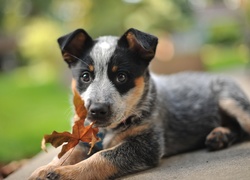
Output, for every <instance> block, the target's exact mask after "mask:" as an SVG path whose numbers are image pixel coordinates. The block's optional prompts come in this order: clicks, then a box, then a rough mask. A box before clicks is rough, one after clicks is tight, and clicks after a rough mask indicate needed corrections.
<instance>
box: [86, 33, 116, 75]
mask: <svg viewBox="0 0 250 180" xmlns="http://www.w3.org/2000/svg"><path fill="white" fill-rule="evenodd" d="M116 45H117V37H112V36H103V37H100V38H98V39H97V43H96V44H95V45H94V47H93V49H92V51H91V52H90V57H91V58H92V59H93V61H94V66H97V67H95V69H96V68H99V66H102V68H101V69H103V67H104V66H105V65H106V66H107V62H108V61H109V60H110V58H111V56H112V55H113V54H114V51H115V48H116ZM97 71H99V70H97Z"/></svg>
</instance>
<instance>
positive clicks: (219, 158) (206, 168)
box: [6, 142, 250, 180]
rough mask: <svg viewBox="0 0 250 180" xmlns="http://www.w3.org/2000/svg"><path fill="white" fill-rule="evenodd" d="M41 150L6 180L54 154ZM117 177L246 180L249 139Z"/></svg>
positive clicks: (249, 165)
mask: <svg viewBox="0 0 250 180" xmlns="http://www.w3.org/2000/svg"><path fill="white" fill-rule="evenodd" d="M57 152H58V149H54V148H51V149H49V153H44V152H41V153H40V154H38V155H37V156H36V157H35V158H33V159H32V160H31V161H30V163H29V164H27V165H26V166H24V167H22V168H21V169H19V170H18V171H17V172H15V173H14V174H12V175H10V176H9V177H8V178H6V180H19V179H20V180H25V179H27V178H28V177H29V175H30V174H31V173H32V172H33V171H34V170H35V169H36V168H38V167H40V166H42V165H45V164H46V163H48V162H49V161H51V159H52V158H53V157H54V156H55V155H56V154H57ZM120 179H124V180H141V179H143V180H152V179H155V180H165V179H167V180H172V179H175V180H201V179H202V180H250V142H243V143H240V144H237V145H234V146H232V147H230V148H227V149H224V150H221V151H215V152H208V151H206V150H205V149H203V150H199V151H194V152H189V153H185V154H180V155H177V156H172V157H170V158H165V159H163V160H162V162H161V163H160V164H159V166H158V167H156V168H153V169H149V170H146V171H143V172H140V173H136V174H133V175H130V176H127V177H123V178H120Z"/></svg>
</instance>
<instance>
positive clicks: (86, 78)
mask: <svg viewBox="0 0 250 180" xmlns="http://www.w3.org/2000/svg"><path fill="white" fill-rule="evenodd" d="M81 79H82V81H83V82H85V83H89V82H90V81H91V79H92V78H91V75H90V72H88V71H84V72H83V73H82V76H81Z"/></svg>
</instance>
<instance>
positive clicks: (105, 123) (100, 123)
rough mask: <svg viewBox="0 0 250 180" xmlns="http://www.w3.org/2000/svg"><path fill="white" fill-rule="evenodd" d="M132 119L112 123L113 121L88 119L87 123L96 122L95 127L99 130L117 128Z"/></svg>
mask: <svg viewBox="0 0 250 180" xmlns="http://www.w3.org/2000/svg"><path fill="white" fill-rule="evenodd" d="M129 118H130V117H127V118H124V117H123V118H119V120H117V121H112V120H111V119H92V118H90V117H88V118H87V121H89V122H94V127H98V128H116V127H117V126H119V125H120V124H125V123H126V120H127V119H129Z"/></svg>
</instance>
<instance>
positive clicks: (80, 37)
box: [30, 29, 250, 180]
mask: <svg viewBox="0 0 250 180" xmlns="http://www.w3.org/2000/svg"><path fill="white" fill-rule="evenodd" d="M157 42H158V39H157V38H156V37H155V36H153V35H150V34H147V33H144V32H141V31H139V30H136V29H129V30H127V32H125V34H124V35H122V36H121V37H112V36H104V37H100V38H98V39H96V40H93V39H92V38H91V37H90V36H89V35H88V34H87V33H86V32H85V31H84V30H82V29H78V30H76V31H74V32H72V33H70V34H67V35H65V36H63V37H61V38H59V39H58V43H59V45H60V48H61V51H62V56H63V58H64V60H65V61H66V63H67V64H68V66H69V68H70V70H71V71H72V75H73V83H72V86H73V88H74V89H76V90H77V91H78V92H79V93H80V95H81V97H82V99H83V100H84V102H85V106H86V109H87V110H88V116H87V118H86V121H87V122H95V126H96V127H99V129H100V131H101V132H102V134H103V141H102V147H100V146H96V147H95V150H94V152H93V153H92V154H91V155H87V152H88V150H89V146H88V145H86V144H84V143H79V145H77V147H76V149H75V150H74V151H73V152H72V154H71V155H70V156H69V158H68V159H66V157H68V154H69V153H66V154H65V155H64V156H63V157H62V158H61V159H55V160H53V161H52V162H51V163H50V164H48V165H46V166H43V167H41V168H39V169H38V170H36V171H35V172H34V173H33V174H32V176H31V177H30V179H53V180H54V179H61V180H66V179H67V180H68V179H74V180H82V179H114V178H117V177H121V176H124V175H127V174H129V173H134V172H138V171H141V170H145V169H148V168H151V167H154V166H156V165H158V164H159V162H160V160H161V158H163V157H167V156H171V155H174V154H178V153H182V152H186V151H190V150H193V149H197V148H201V147H204V146H206V147H207V148H208V149H210V150H218V149H222V148H225V147H227V146H229V145H231V144H233V143H235V142H238V141H240V140H242V139H243V137H245V136H246V135H248V134H250V104H249V101H248V100H247V97H246V95H245V94H244V93H243V92H242V90H241V89H240V88H239V87H238V86H237V85H236V84H235V83H234V82H233V81H232V80H230V79H227V78H224V77H221V76H215V75H210V74H207V73H198V72H197V73H194V72H193V73H192V72H190V73H180V74H176V75H170V76H157V75H153V74H152V73H150V71H149V69H148V65H149V63H150V61H151V60H152V59H153V57H154V55H155V50H156V46H157ZM65 159H66V161H65ZM63 161H65V162H64V164H63V166H60V164H61V163H62V162H63Z"/></svg>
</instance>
